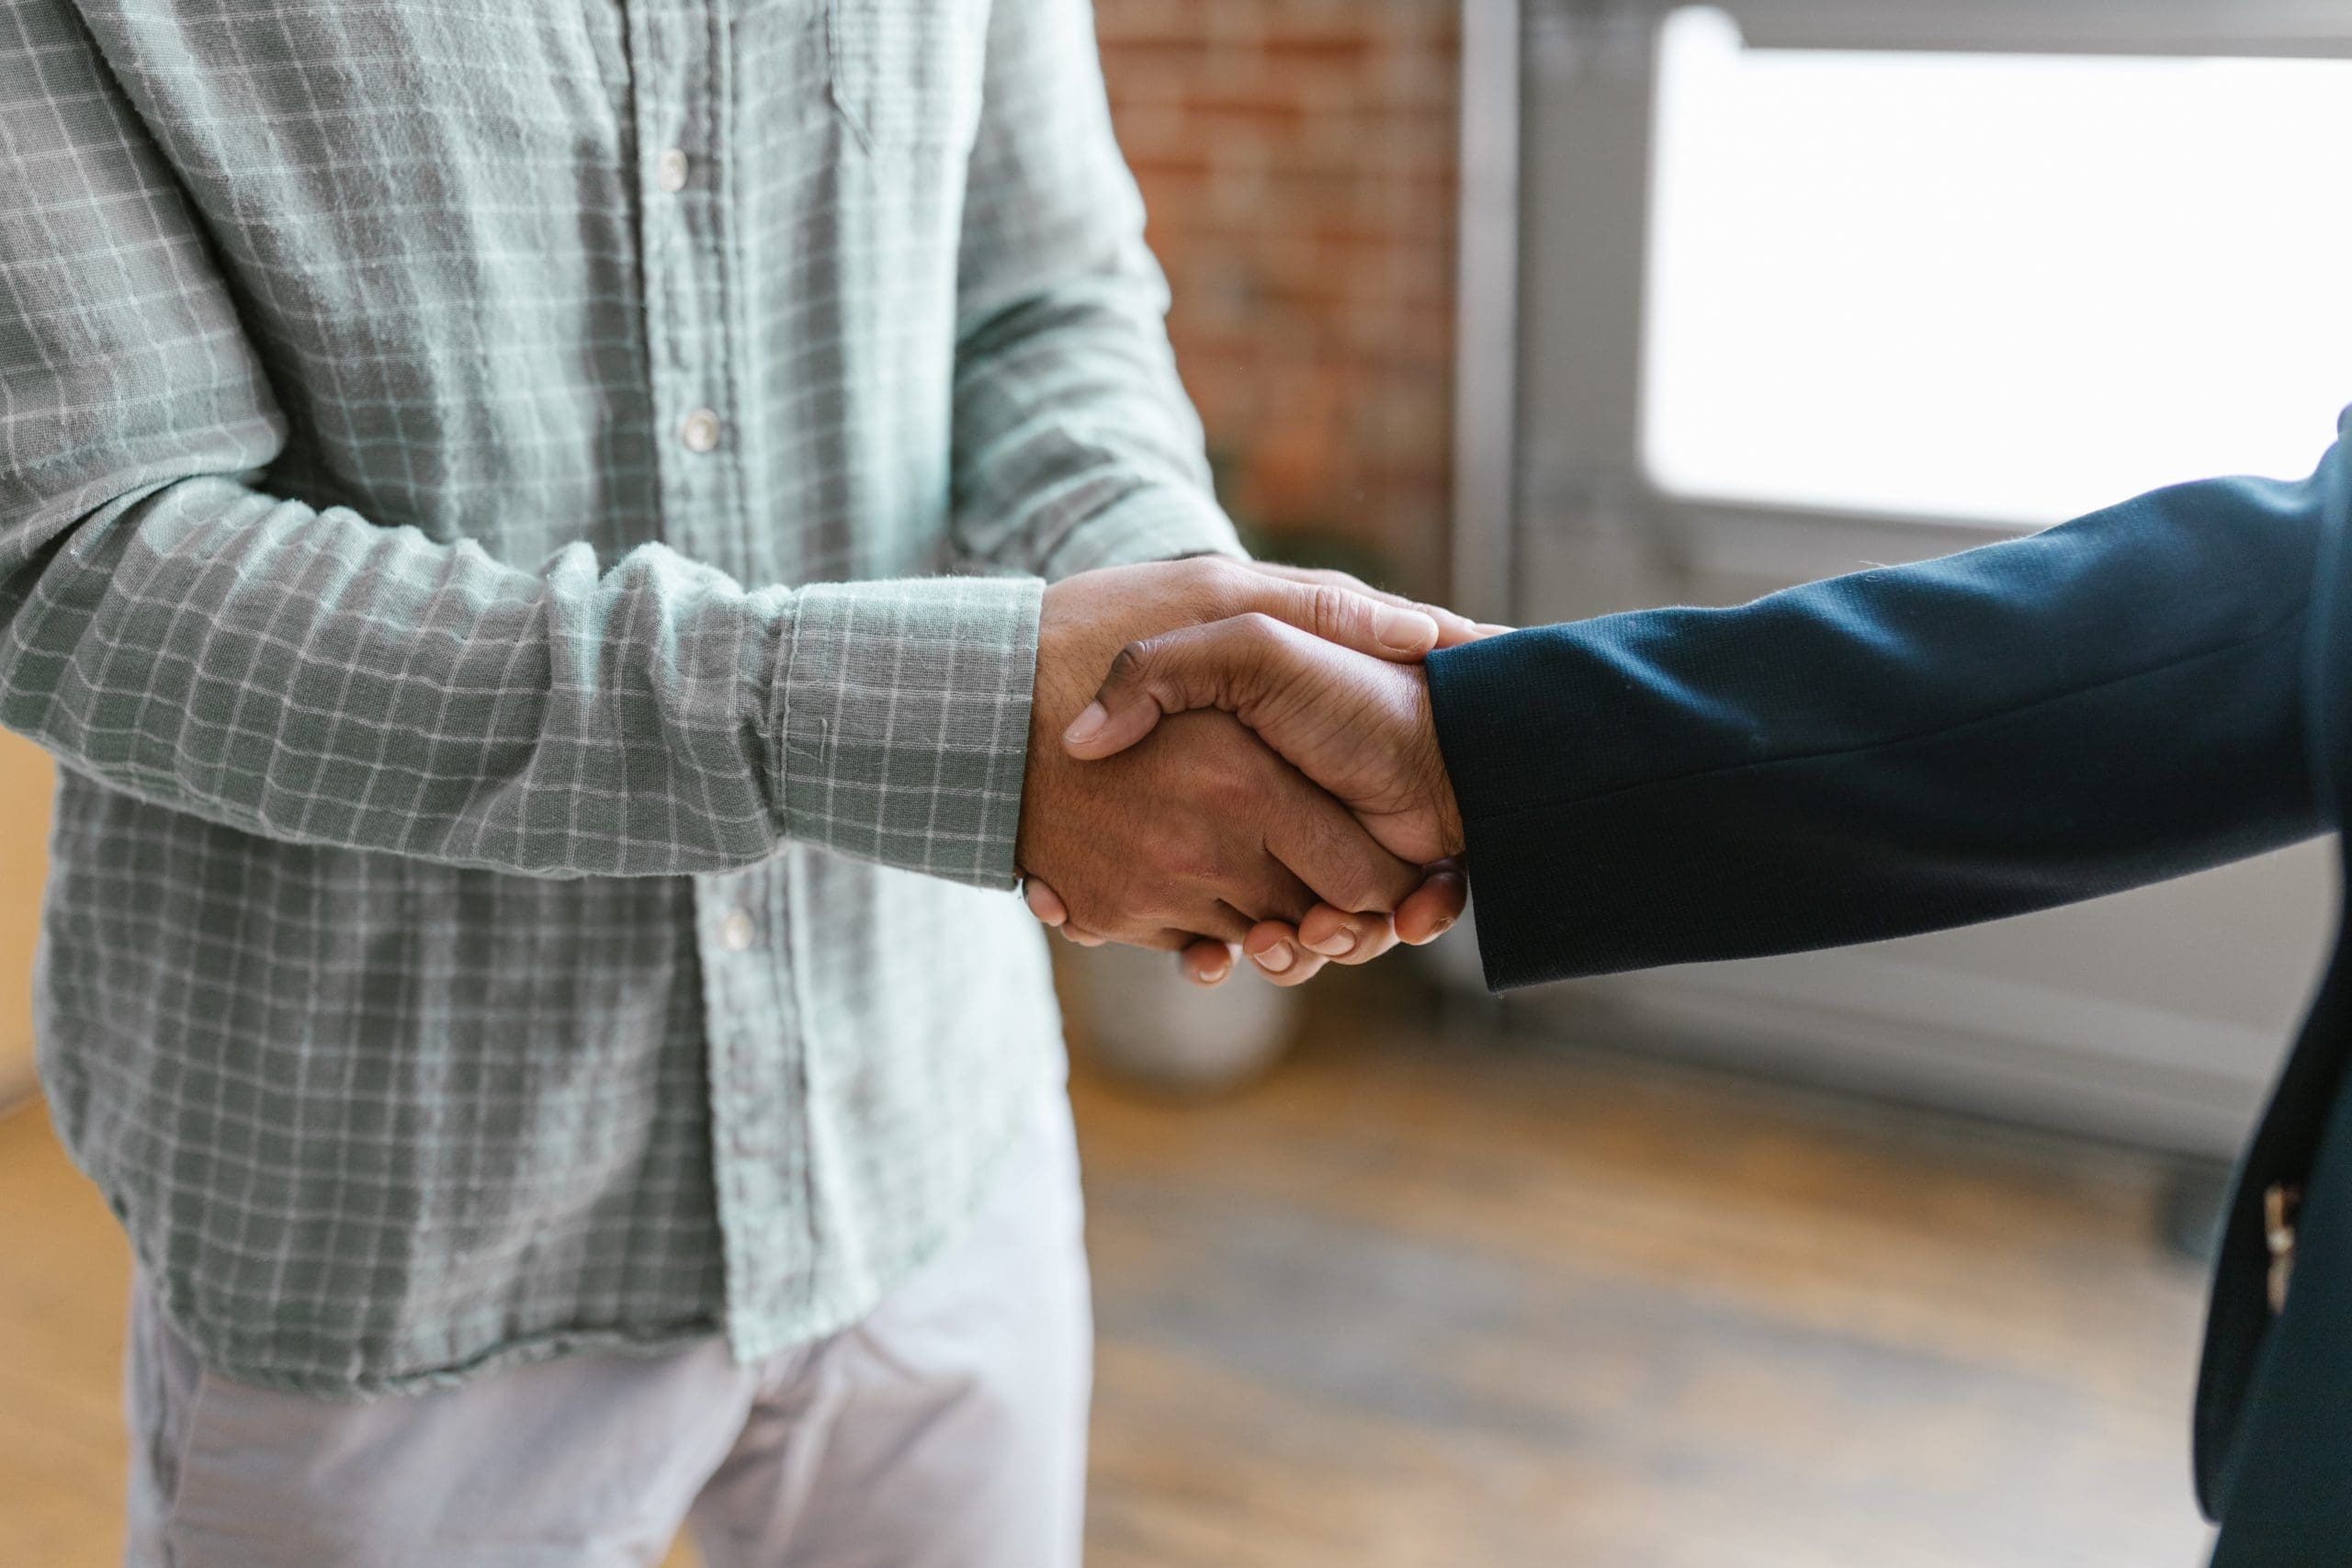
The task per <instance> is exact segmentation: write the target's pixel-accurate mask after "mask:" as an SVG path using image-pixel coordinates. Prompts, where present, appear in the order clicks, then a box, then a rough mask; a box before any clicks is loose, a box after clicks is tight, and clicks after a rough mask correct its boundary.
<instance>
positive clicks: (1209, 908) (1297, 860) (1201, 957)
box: [1017, 558, 1506, 986]
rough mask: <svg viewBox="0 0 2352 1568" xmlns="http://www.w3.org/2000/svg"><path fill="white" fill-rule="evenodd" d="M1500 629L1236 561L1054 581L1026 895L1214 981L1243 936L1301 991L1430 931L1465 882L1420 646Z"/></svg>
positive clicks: (1030, 793) (1228, 968) (1078, 938)
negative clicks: (1337, 968)
mask: <svg viewBox="0 0 2352 1568" xmlns="http://www.w3.org/2000/svg"><path fill="white" fill-rule="evenodd" d="M1504 629H1506V628H1503V627H1499V626H1478V625H1476V624H1474V623H1472V622H1470V621H1468V620H1465V619H1464V618H1463V617H1462V616H1460V615H1454V614H1453V613H1452V612H1451V611H1447V610H1442V609H1437V608H1433V607H1431V606H1429V605H1423V604H1413V603H1411V602H1409V601H1407V600H1403V599H1399V598H1397V597H1395V596H1394V595H1391V594H1386V593H1381V592H1377V591H1375V590H1374V589H1371V588H1368V587H1366V586H1364V585H1363V583H1361V582H1359V581H1356V580H1355V579H1353V578H1351V577H1349V576H1347V575H1345V574H1344V573H1340V572H1328V571H1306V570H1299V569H1296V568H1292V567H1279V566H1268V565H1263V564H1260V563H1255V562H1239V561H1233V560H1227V559H1223V558H1200V559H1193V560H1182V561H1167V562H1161V563H1159V564H1155V565H1149V566H1135V567H1117V568H1111V569H1107V570H1100V571H1091V572H1085V573H1082V574H1080V575H1079V576H1077V577H1072V578H1068V579H1065V580H1064V581H1060V582H1057V583H1055V584H1053V585H1052V586H1051V587H1049V588H1047V589H1046V601H1045V613H1044V619H1043V623H1042V625H1041V626H1040V629H1039V634H1038V650H1037V683H1036V694H1035V701H1034V703H1033V705H1032V708H1031V714H1030V726H1029V757H1028V773H1027V777H1026V779H1025V781H1024V783H1023V795H1022V812H1021V830H1020V838H1019V843H1018V849H1017V858H1018V860H1019V863H1020V869H1021V872H1022V874H1023V878H1024V884H1025V888H1026V893H1027V897H1028V901H1029V908H1030V909H1031V910H1032V911H1033V912H1034V913H1035V915H1036V916H1037V918H1038V919H1041V920H1044V921H1045V922H1046V924H1047V925H1050V926H1056V927H1058V928H1059V929H1060V930H1061V931H1062V934H1063V935H1065V936H1067V937H1069V939H1070V940H1072V941H1074V942H1081V943H1084V944H1086V945H1088V946H1096V945H1100V944H1101V943H1103V942H1126V943H1129V944H1132V945H1135V946H1137V947H1151V948H1162V949H1166V950H1169V951H1171V952H1177V953H1181V954H1182V958H1181V960H1180V962H1181V963H1182V966H1183V968H1184V971H1185V972H1186V973H1187V974H1188V975H1189V976H1192V978H1193V979H1194V980H1197V981H1199V982H1200V983H1202V984H1204V985H1212V986H1213V985H1216V984H1217V983H1218V982H1220V981H1222V980H1223V979H1225V978H1226V976H1227V975H1229V974H1230V973H1231V972H1232V969H1233V964H1234V955H1235V953H1236V952H1237V951H1239V952H1243V953H1248V954H1249V956H1250V960H1251V962H1252V963H1254V964H1257V965H1258V967H1259V968H1260V969H1261V971H1262V972H1263V973H1264V974H1265V975H1266V976H1267V977H1268V978H1269V979H1271V980H1272V981H1273V982H1274V983H1276V984H1277V985H1285V986H1288V985H1297V984H1299V983H1301V982H1303V981H1305V980H1307V979H1310V978H1312V977H1313V976H1314V975H1315V974H1316V973H1317V971H1318V970H1320V969H1321V968H1322V967H1323V965H1324V964H1326V963H1330V962H1337V963H1341V964H1362V963H1365V962H1367V961H1369V960H1371V959H1373V958H1376V957H1378V956H1380V955H1381V954H1382V953H1385V952H1387V951H1388V950H1389V949H1390V948H1392V947H1394V946H1395V945H1396V944H1397V942H1399V941H1402V942H1409V943H1415V944H1419V943H1421V942H1430V941H1434V940H1435V939H1436V938H1437V937H1438V936H1439V935H1440V934H1441V933H1442V932H1443V931H1445V930H1446V928H1447V927H1449V926H1451V925H1452V924H1453V922H1454V920H1455V919H1458V918H1459V917H1460V915H1461V913H1462V909H1463V907H1464V904H1465V903H1466V902H1467V900H1468V897H1469V886H1468V882H1467V880H1466V878H1465V877H1464V874H1463V873H1462V870H1461V868H1460V866H1459V864H1458V863H1457V859H1456V857H1458V856H1459V855H1460V854H1461V852H1462V848H1463V842H1462V839H1463V835H1462V821H1461V816H1460V813H1459V811H1458V809H1457V808H1456V807H1455V804H1454V799H1453V786H1452V785H1451V784H1449V783H1448V781H1447V779H1446V773H1445V766H1444V761H1443V759H1442V757H1441V756H1440V755H1439V751H1438V744H1437V732H1436V728H1435V727H1434V725H1433V723H1432V721H1431V717H1430V702H1429V686H1428V682H1427V681H1426V679H1425V677H1424V676H1423V674H1422V671H1421V667H1420V661H1421V659H1422V657H1423V656H1424V655H1426V654H1427V653H1429V652H1430V650H1431V649H1436V648H1444V647H1451V646H1453V645H1454V644H1457V643H1462V642H1467V641H1471V640H1473V639H1475V638H1477V637H1484V636H1487V635H1491V634H1493V633H1496V632H1499V631H1502V630H1504ZM1209 709H1221V710H1223V711H1221V712H1208V711H1199V710H1209ZM1155 730H1157V731H1158V732H1159V733H1157V734H1156V735H1155V734H1154V733H1153V732H1154V731H1155ZM1147 736H1149V737H1151V742H1150V744H1149V745H1140V744H1138V743H1139V742H1141V741H1143V740H1144V739H1145V738H1146V737H1147Z"/></svg>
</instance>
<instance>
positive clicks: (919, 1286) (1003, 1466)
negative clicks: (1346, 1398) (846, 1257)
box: [126, 1093, 1093, 1568]
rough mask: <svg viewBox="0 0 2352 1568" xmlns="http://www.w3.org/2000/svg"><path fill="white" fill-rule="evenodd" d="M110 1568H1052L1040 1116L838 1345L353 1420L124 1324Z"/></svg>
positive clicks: (1055, 1133)
mask: <svg viewBox="0 0 2352 1568" xmlns="http://www.w3.org/2000/svg"><path fill="white" fill-rule="evenodd" d="M130 1338H131V1343H130V1367H129V1372H128V1378H129V1387H128V1397H127V1401H126V1403H127V1404H128V1407H129V1412H130V1429H131V1466H130V1472H131V1473H130V1547H129V1551H128V1553H127V1558H126V1561H127V1562H128V1563H129V1564H130V1568H164V1565H165V1564H169V1565H171V1568H339V1565H344V1564H367V1565H369V1568H376V1565H381V1568H395V1565H397V1568H492V1565H495V1568H526V1565H527V1568H555V1565H557V1564H560V1565H562V1568H618V1565H620V1564H640V1563H654V1562H659V1561H660V1560H661V1557H662V1552H663V1551H664V1549H665V1548H666V1547H667V1546H668V1544H669V1542H670V1540H671V1539H672V1538H673V1535H674V1534H675V1533H676V1531H677V1530H678V1529H679V1527H680V1525H681V1523H682V1522H683V1523H684V1524H687V1525H689V1526H691V1528H692V1529H693V1530H694V1533H695V1542H696V1544H697V1545H699V1546H700V1547H701V1549H702V1552H703V1557H704V1561H705V1562H707V1564H708V1565H709V1568H753V1565H755V1564H756V1565H758V1568H784V1565H786V1564H790V1565H792V1568H1076V1565H1077V1563H1078V1562H1079V1556H1080V1526H1081V1515H1082V1513H1083V1509H1084V1495H1085V1471H1086V1413H1087V1401H1088V1396H1089V1393H1090V1390H1091V1366H1092V1351H1093V1324H1092V1316H1091V1308H1090V1305H1089V1303H1088V1295H1087V1273H1086V1255H1085V1249H1084V1243H1083V1239H1082V1237H1081V1235H1080V1202H1079V1193H1078V1156H1077V1150H1076V1147H1075V1145H1074V1144H1073V1142H1072V1139H1071V1135H1070V1124H1069V1101H1068V1100H1066V1099H1064V1098H1063V1097H1062V1096H1061V1095H1059V1094H1058V1093H1057V1094H1055V1095H1054V1096H1052V1098H1051V1106H1050V1109H1049V1110H1048V1111H1047V1112H1046V1113H1045V1114H1043V1115H1041V1116H1040V1118H1039V1120H1038V1122H1037V1124H1036V1127H1035V1130H1034V1131H1033V1132H1032V1133H1031V1134H1030V1135H1029V1136H1028V1138H1027V1139H1026V1140H1025V1141H1024V1143H1023V1146H1022V1147H1021V1149H1020V1150H1019V1152H1018V1153H1017V1154H1016V1155H1015V1156H1013V1157H1012V1160H1011V1161H1010V1163H1009V1164H1008V1165H1007V1167H1006V1168H1005V1171H1004V1174H1003V1175H1002V1176H1001V1177H1000V1178H999V1179H998V1183H997V1187H996V1190H995V1191H994V1192H992V1193H991V1194H990V1195H989V1200H988V1201H987V1203H986V1205H985V1206H984V1207H983V1209H982V1211H981V1213H980V1214H979V1215H978V1219H977V1220H976V1221H975V1222H974V1224H973V1225H972V1228H971V1229H970V1230H969V1231H968V1232H967V1234H966V1235H964V1236H962V1237H961V1238H960V1239H959V1240H958V1241H957V1242H956V1244H955V1245H954V1246H953V1247H950V1248H949V1249H948V1250H947V1251H945V1252H944V1253H943V1254H942V1255H941V1256H940V1257H938V1258H935V1259H933V1261H932V1262H931V1263H930V1264H929V1265H928V1266H926V1267H925V1268H924V1269H922V1271H920V1272H919V1273H917V1274H916V1275H915V1276H914V1277H913V1278H912V1279H910V1280H908V1281H907V1282H906V1283H905V1284H904V1285H902V1286H900V1287H899V1290H898V1291H896V1292H893V1293H892V1294H891V1295H890V1296H889V1297H888V1299H887V1300H885V1301H884V1302H883V1303H882V1304H881V1305H880V1306H879V1307H877V1308H876V1309H875V1311H874V1313H873V1314H872V1315H870V1316H868V1317H867V1318H866V1319H865V1321H864V1322H862V1323H860V1324H858V1325H855V1326H854V1327H852V1328H849V1329H845V1330H843V1331H842V1332H841V1333H839V1334H836V1335H833V1336H831V1337H828V1338H825V1339H822V1340H819V1341H817V1342H816V1343H814V1344H810V1345H805V1346H801V1347H799V1348H796V1349H793V1350H790V1351H786V1352H784V1353H783V1354H780V1355H778V1356H775V1357H774V1358H772V1359H769V1360H767V1361H764V1362H762V1363H760V1364H758V1365H754V1366H748V1367H746V1366H738V1365H737V1364H736V1363H735V1362H734V1361H733V1360H732V1359H729V1356H728V1353H727V1348H726V1347H725V1346H724V1345H723V1344H720V1343H718V1341H716V1340H714V1341H712V1342H710V1343H707V1344H705V1345H701V1346H697V1347H695V1348H692V1349H688V1350H684V1351H679V1352H675V1353H673V1354H670V1355H665V1356H660V1357H652V1358H640V1357H626V1356H582V1357H575V1358H572V1359H567V1360H558V1361H548V1362H543V1363H539V1364H536V1365H531V1366H525V1367H518V1368H515V1369H512V1370H509V1371H499V1372H492V1373H490V1374H488V1375H486V1376H484V1377H481V1378H480V1379H477V1380H476V1381H474V1382H469V1383H467V1384H465V1385H463V1386H461V1387H458V1388H453V1389H446V1390H442V1391H439V1392H436V1393H424V1394H419V1395H415V1396H412V1397H400V1398H387V1399H380V1400H377V1401H374V1402H372V1403H367V1404H359V1403H351V1402H343V1401H331V1400H324V1399H313V1398H307V1397H305V1396H303V1395H300V1394H289V1393H274V1392H270V1391H267V1390H263V1389H254V1388H250V1387H247V1386H245V1385H244V1384H242V1383H233V1382H229V1381H228V1380H226V1379H224V1378H220V1377H219V1376H216V1375H214V1374H213V1373H210V1372H208V1371H203V1370H202V1369H201V1368H200V1367H199V1366H198V1363H197V1361H196V1359H195V1357H194V1355H193V1354H192V1353H191V1352H190V1350H189V1349H188V1348H187V1344H186V1343H185V1342H184V1341H182V1340H181V1339H180V1337H178V1335H177V1334H175V1332H174V1331H173V1330H172V1328H171V1327H170V1326H169V1325H167V1324H165V1323H164V1320H163V1317H162V1314H160V1313H159V1312H158V1311H157V1310H156V1308H155V1304H154V1303H153V1301H152V1300H151V1299H150V1298H149V1295H148V1292H147V1291H146V1289H145V1288H144V1286H143V1285H142V1286H141V1288H140V1290H139V1292H138V1294H137V1299H136V1300H135V1301H134V1303H133V1307H132V1320H131V1337H130Z"/></svg>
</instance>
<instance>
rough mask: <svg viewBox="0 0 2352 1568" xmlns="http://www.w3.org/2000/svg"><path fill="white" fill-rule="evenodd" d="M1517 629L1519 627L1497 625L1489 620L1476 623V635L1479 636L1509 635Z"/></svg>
mask: <svg viewBox="0 0 2352 1568" xmlns="http://www.w3.org/2000/svg"><path fill="white" fill-rule="evenodd" d="M1518 629H1519V628H1518V627H1517V626H1496V625H1495V624H1494V623H1493V622H1491V621H1480V622H1479V623H1478V635H1479V636H1480V637H1509V636H1510V634H1511V633H1513V632H1515V631H1517V630H1518Z"/></svg>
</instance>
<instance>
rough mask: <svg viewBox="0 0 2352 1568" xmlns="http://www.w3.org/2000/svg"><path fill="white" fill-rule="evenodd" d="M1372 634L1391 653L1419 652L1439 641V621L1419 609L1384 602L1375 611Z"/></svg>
mask: <svg viewBox="0 0 2352 1568" xmlns="http://www.w3.org/2000/svg"><path fill="white" fill-rule="evenodd" d="M1372 635H1373V636H1374V637H1376V638H1378V639H1379V641H1380V646H1381V647H1383V648H1385V649H1388V651H1389V652H1391V653H1418V652H1419V651H1420V650H1421V649H1425V648H1428V647H1429V646H1430V645H1431V644H1432V643H1434V642H1436V641H1437V623H1436V622H1435V621H1432V620H1430V618H1429V617H1428V616H1427V615H1422V614H1421V613H1420V612H1419V610H1406V609H1400V608H1399V607H1398V606H1397V605H1395V604H1383V605H1382V606H1380V608H1379V609H1377V610H1375V611H1374V612H1373V615H1372Z"/></svg>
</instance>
